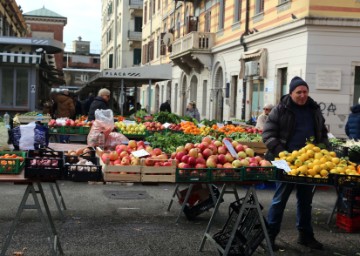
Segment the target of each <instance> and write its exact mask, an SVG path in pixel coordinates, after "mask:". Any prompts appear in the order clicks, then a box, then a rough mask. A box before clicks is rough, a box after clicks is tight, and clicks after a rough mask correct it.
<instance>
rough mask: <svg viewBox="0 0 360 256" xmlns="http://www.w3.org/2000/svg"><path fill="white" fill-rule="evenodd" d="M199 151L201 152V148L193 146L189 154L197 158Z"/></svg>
mask: <svg viewBox="0 0 360 256" xmlns="http://www.w3.org/2000/svg"><path fill="white" fill-rule="evenodd" d="M198 153H199V149H197V148H191V149H190V150H189V153H188V155H189V156H192V157H194V158H197V157H198Z"/></svg>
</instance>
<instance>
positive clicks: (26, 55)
mask: <svg viewBox="0 0 360 256" xmlns="http://www.w3.org/2000/svg"><path fill="white" fill-rule="evenodd" d="M40 61H41V53H33V52H0V63H19V64H39V63H40Z"/></svg>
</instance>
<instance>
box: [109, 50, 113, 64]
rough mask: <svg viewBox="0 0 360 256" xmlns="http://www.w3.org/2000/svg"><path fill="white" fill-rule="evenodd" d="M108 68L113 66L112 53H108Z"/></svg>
mask: <svg viewBox="0 0 360 256" xmlns="http://www.w3.org/2000/svg"><path fill="white" fill-rule="evenodd" d="M108 66H109V68H113V54H112V53H111V54H109V65H108Z"/></svg>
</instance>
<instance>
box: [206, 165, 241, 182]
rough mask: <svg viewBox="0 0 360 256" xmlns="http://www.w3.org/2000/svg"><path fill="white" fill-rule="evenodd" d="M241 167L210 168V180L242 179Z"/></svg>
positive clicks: (232, 180)
mask: <svg viewBox="0 0 360 256" xmlns="http://www.w3.org/2000/svg"><path fill="white" fill-rule="evenodd" d="M242 171H243V169H242V168H211V173H212V182H239V181H242Z"/></svg>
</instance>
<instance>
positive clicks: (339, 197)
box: [326, 186, 342, 226]
mask: <svg viewBox="0 0 360 256" xmlns="http://www.w3.org/2000/svg"><path fill="white" fill-rule="evenodd" d="M335 190H336V195H337V197H336V201H335V204H334V207H333V209H332V211H331V214H330V216H329V218H328V220H327V222H326V223H327V224H328V226H329V225H330V223H331V220H332V218H333V216H334V214H335V212H336V210H337V208H338V205H339V204H340V202H341V200H342V196H341V194H340V190H339V187H337V186H336V187H335Z"/></svg>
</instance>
